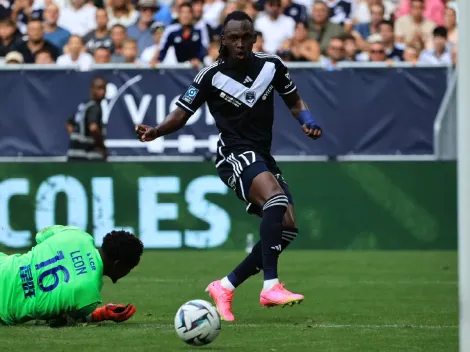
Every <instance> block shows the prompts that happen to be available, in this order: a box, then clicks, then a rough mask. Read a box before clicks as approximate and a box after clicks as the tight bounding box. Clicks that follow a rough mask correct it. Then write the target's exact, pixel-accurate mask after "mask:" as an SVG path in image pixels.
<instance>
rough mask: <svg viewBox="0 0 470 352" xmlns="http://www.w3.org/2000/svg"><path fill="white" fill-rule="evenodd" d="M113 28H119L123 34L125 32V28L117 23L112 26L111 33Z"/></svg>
mask: <svg viewBox="0 0 470 352" xmlns="http://www.w3.org/2000/svg"><path fill="white" fill-rule="evenodd" d="M115 28H121V29H123V30H124V31H125V32H127V28H126V27H124V26H123V25H122V24H119V23H116V24H115V25H114V26H112V27H111V31H112V30H113V29H115Z"/></svg>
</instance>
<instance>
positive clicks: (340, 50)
mask: <svg viewBox="0 0 470 352" xmlns="http://www.w3.org/2000/svg"><path fill="white" fill-rule="evenodd" d="M327 55H328V56H327V57H324V56H322V57H321V58H320V61H321V63H322V64H323V65H325V66H326V69H327V70H329V71H332V70H335V68H336V66H337V65H338V63H339V62H341V61H343V60H344V58H345V56H344V41H343V38H342V37H333V38H331V39H330V43H329V45H328V49H327Z"/></svg>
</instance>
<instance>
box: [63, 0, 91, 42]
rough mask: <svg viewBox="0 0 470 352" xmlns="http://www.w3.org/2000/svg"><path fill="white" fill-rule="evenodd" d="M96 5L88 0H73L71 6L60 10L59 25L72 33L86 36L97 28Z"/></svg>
mask: <svg viewBox="0 0 470 352" xmlns="http://www.w3.org/2000/svg"><path fill="white" fill-rule="evenodd" d="M95 17H96V7H95V6H93V5H90V4H89V3H87V2H86V0H71V6H70V7H65V8H63V9H62V10H61V11H60V16H59V26H60V27H62V28H64V29H66V30H68V31H69V32H70V33H71V34H76V35H79V36H84V35H85V34H87V33H88V32H89V31H91V30H92V29H94V28H95Z"/></svg>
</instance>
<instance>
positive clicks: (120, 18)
mask: <svg viewBox="0 0 470 352" xmlns="http://www.w3.org/2000/svg"><path fill="white" fill-rule="evenodd" d="M110 3H111V4H110V6H109V7H108V18H109V26H111V27H112V26H114V25H115V24H120V25H123V26H124V27H129V26H130V25H132V24H134V23H136V22H137V19H138V18H139V13H138V12H137V10H136V9H135V8H134V6H132V4H131V3H130V0H110Z"/></svg>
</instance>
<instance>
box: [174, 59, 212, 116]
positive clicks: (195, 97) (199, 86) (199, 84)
mask: <svg viewBox="0 0 470 352" xmlns="http://www.w3.org/2000/svg"><path fill="white" fill-rule="evenodd" d="M210 67H211V66H209V67H206V68H204V69H202V70H201V71H199V73H198V74H197V75H196V77H194V80H193V82H192V83H191V85H190V86H189V87H188V89H187V90H186V92H184V93H183V94H182V95H181V96H180V97H179V99H178V101H177V102H176V105H177V106H179V107H180V108H181V109H183V110H185V111H186V112H188V113H190V114H194V113H195V112H196V111H197V109H199V108H200V107H201V105H202V104H204V103H205V102H206V100H207V96H208V93H209V91H210V89H211V82H210V79H211V78H210V77H211V75H210V73H209V72H208V71H209V70H210Z"/></svg>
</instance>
